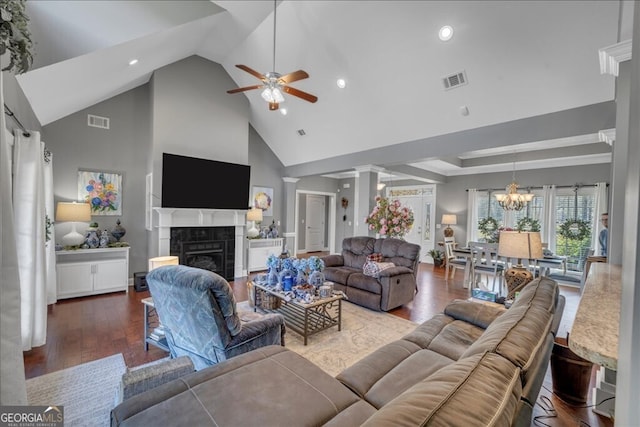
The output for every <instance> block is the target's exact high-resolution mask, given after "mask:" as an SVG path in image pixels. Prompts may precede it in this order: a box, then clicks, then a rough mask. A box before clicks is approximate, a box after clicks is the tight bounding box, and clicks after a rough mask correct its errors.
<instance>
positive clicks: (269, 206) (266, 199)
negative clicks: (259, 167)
mask: <svg viewBox="0 0 640 427" xmlns="http://www.w3.org/2000/svg"><path fill="white" fill-rule="evenodd" d="M251 206H252V207H254V208H260V209H262V216H273V188H269V187H253V195H252V196H251Z"/></svg>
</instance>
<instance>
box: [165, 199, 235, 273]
mask: <svg viewBox="0 0 640 427" xmlns="http://www.w3.org/2000/svg"><path fill="white" fill-rule="evenodd" d="M153 210H154V212H156V213H157V214H158V217H157V225H155V224H156V223H155V221H154V225H155V227H154V228H157V230H158V254H157V255H158V256H164V255H177V256H179V257H181V258H180V264H185V265H188V264H187V262H192V263H194V264H197V266H208V267H210V268H212V267H213V264H215V268H216V269H220V268H223V272H224V274H222V273H220V272H218V271H216V270H213V271H216V272H217V273H218V274H220V275H221V276H223V277H225V279H227V280H233V278H234V277H242V276H244V275H245V274H246V273H245V270H244V265H243V261H244V257H243V248H244V240H245V228H246V211H239V210H230V209H180V208H153ZM154 219H155V218H154ZM173 229H175V230H176V231H174V230H173ZM209 229H224V231H223V232H222V234H217V233H221V232H220V231H215V232H210V231H207V230H209ZM177 230H180V231H179V232H178V231H177ZM209 233H213V234H209ZM172 234H178V235H179V236H178V237H186V238H187V240H186V241H183V242H182V244H181V245H182V249H180V250H183V249H184V247H185V242H186V243H187V245H186V252H188V253H186V254H181V253H179V250H178V249H177V248H179V246H180V244H178V245H176V244H174V243H173V242H172ZM221 242H224V245H223V244H222V243H221ZM222 250H224V251H225V252H226V256H225V258H224V261H221V260H222V258H221V257H222V255H221V251H222ZM176 251H178V252H176ZM183 256H184V257H185V258H184V260H183V258H182V257H183ZM230 258H232V262H231V261H230ZM220 264H224V267H221V265H220Z"/></svg>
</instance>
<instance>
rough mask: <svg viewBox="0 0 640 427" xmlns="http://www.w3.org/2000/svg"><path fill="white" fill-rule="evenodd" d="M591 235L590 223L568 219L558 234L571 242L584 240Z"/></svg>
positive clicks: (561, 225)
mask: <svg viewBox="0 0 640 427" xmlns="http://www.w3.org/2000/svg"><path fill="white" fill-rule="evenodd" d="M590 233H591V230H590V225H589V223H588V222H587V221H583V220H581V219H568V220H566V221H565V222H563V223H562V224H560V228H559V229H558V234H560V235H561V236H562V237H564V238H565V239H569V240H578V241H580V240H584V239H586V238H587V237H589V234H590Z"/></svg>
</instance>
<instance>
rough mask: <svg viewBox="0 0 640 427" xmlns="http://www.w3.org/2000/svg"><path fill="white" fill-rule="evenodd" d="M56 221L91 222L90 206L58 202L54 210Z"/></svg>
mask: <svg viewBox="0 0 640 427" xmlns="http://www.w3.org/2000/svg"><path fill="white" fill-rule="evenodd" d="M56 221H60V222H70V221H74V222H88V221H91V206H89V203H76V202H58V206H57V209H56Z"/></svg>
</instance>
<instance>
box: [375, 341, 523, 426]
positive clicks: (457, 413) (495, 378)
mask: <svg viewBox="0 0 640 427" xmlns="http://www.w3.org/2000/svg"><path fill="white" fill-rule="evenodd" d="M521 391H522V388H521V383H520V370H519V369H518V368H517V367H516V366H514V365H513V364H512V363H511V362H509V361H508V360H506V359H504V358H502V357H500V356H498V355H496V354H492V353H484V354H477V355H475V356H473V357H470V358H466V359H463V360H460V361H458V362H456V363H452V364H450V365H448V366H445V367H443V368H442V369H440V370H439V371H437V372H436V373H434V374H433V375H431V376H429V377H428V378H426V379H424V380H423V381H421V382H419V383H417V384H416V385H414V386H413V387H411V388H409V389H408V390H406V391H405V392H404V393H402V394H401V395H400V396H398V397H397V398H395V399H394V400H392V401H391V402H389V403H388V404H387V405H385V406H383V407H382V408H381V409H380V410H379V411H378V412H377V413H375V414H374V415H373V416H372V417H371V418H369V419H368V420H367V422H365V423H364V424H362V425H363V426H381V425H388V426H400V425H404V426H425V425H438V426H466V425H487V426H488V425H491V426H510V425H511V420H512V418H513V416H514V413H515V410H516V407H517V404H518V401H519V399H520V394H521Z"/></svg>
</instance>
